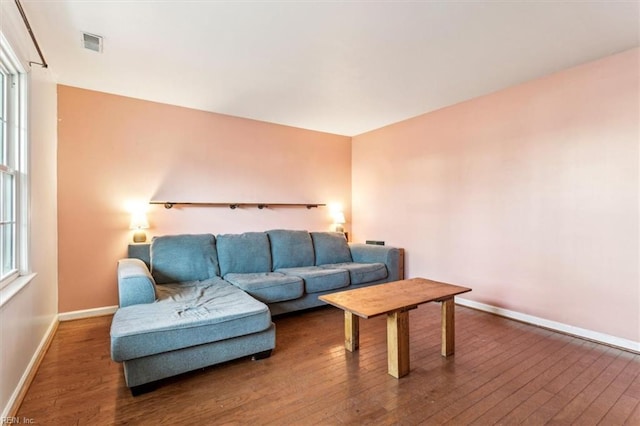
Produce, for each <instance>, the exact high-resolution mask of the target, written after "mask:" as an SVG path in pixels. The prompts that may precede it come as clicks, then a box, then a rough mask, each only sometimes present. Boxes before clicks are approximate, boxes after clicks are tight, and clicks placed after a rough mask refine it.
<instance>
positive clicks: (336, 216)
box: [333, 212, 347, 224]
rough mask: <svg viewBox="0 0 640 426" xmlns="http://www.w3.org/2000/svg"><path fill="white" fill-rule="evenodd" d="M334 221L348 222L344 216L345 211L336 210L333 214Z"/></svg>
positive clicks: (339, 222)
mask: <svg viewBox="0 0 640 426" xmlns="http://www.w3.org/2000/svg"><path fill="white" fill-rule="evenodd" d="M333 223H338V224H343V223H347V221H346V220H345V218H344V213H343V212H335V213H334V214H333Z"/></svg>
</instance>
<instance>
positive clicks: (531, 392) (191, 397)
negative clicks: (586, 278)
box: [18, 303, 640, 425]
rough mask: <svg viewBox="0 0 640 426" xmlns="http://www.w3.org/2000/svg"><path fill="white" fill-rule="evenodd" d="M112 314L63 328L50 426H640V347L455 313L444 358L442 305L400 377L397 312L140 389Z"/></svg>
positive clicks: (298, 334)
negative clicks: (112, 330)
mask: <svg viewBox="0 0 640 426" xmlns="http://www.w3.org/2000/svg"><path fill="white" fill-rule="evenodd" d="M110 323H111V317H98V318H91V319H83V320H77V321H72V322H64V323H61V324H60V326H59V328H58V331H57V334H56V336H55V338H54V340H53V342H52V344H51V347H50V349H49V351H48V353H47V354H46V356H45V358H44V360H43V362H42V364H41V366H40V369H39V371H38V372H37V374H36V377H35V379H34V381H33V383H32V385H31V388H30V389H29V391H28V392H27V394H26V397H25V399H24V401H23V403H22V405H21V407H20V409H19V412H18V417H19V418H20V419H23V418H26V419H32V420H33V421H34V422H35V423H36V424H40V425H112V424H114V425H116V424H117V425H119V424H132V425H138V424H139V425H160V424H172V425H173V424H203V425H209V424H254V425H262V424H272V425H285V424H286V425H290V424H300V425H307V424H321V425H332V424H403V425H413V424H427V425H429V424H434V425H435V424H451V425H463V424H475V425H489V424H504V425H512V424H526V425H541V424H577V425H596V424H601V425H640V355H637V354H633V353H630V352H625V351H621V350H618V349H614V348H611V347H607V346H603V345H599V344H596V343H593V342H589V341H585V340H581V339H578V338H574V337H570V336H566V335H563V334H558V333H554V332H551V331H548V330H544V329H541V328H536V327H533V326H529V325H526V324H522V323H518V322H515V321H511V320H508V319H504V318H500V317H497V316H493V315H490V314H487V313H483V312H479V311H474V310H471V309H468V308H464V307H461V306H457V307H456V354H455V355H454V356H452V357H450V358H446V359H445V358H443V357H441V356H440V306H439V304H435V303H431V304H427V305H422V306H420V307H419V308H418V309H415V310H412V311H411V313H410V327H411V331H410V339H411V342H410V345H411V372H410V374H409V375H408V376H406V377H403V378H402V379H399V380H398V379H395V378H393V377H391V376H390V375H388V374H387V360H386V356H387V355H386V340H385V339H386V320H385V318H384V317H377V318H373V319H369V320H362V321H360V349H359V351H358V352H356V353H350V352H347V351H345V349H344V346H343V339H344V336H343V313H342V311H341V310H339V309H336V308H332V307H325V308H320V309H317V310H312V311H307V312H304V313H302V314H296V315H291V316H285V317H280V318H276V319H275V323H276V327H277V346H276V349H275V351H274V352H273V355H272V356H271V358H268V359H265V360H261V361H251V360H249V359H242V360H236V361H232V362H229V363H226V364H222V365H217V366H213V367H209V368H207V369H204V370H199V371H196V372H192V373H188V374H184V375H181V376H179V377H175V378H170V379H167V380H165V381H163V382H162V383H161V385H160V387H159V388H158V389H157V390H155V391H153V392H151V393H148V394H144V395H141V396H138V397H135V398H134V397H132V396H131V393H130V392H129V390H128V389H127V388H126V387H125V384H124V378H123V374H122V368H121V366H120V364H117V363H115V362H113V361H111V359H110V356H109V326H110Z"/></svg>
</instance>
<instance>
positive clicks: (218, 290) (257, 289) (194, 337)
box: [111, 230, 404, 395]
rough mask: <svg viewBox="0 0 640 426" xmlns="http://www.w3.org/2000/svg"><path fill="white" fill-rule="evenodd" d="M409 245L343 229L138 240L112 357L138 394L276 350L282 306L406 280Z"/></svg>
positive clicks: (122, 267)
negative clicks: (354, 237) (370, 240)
mask: <svg viewBox="0 0 640 426" xmlns="http://www.w3.org/2000/svg"><path fill="white" fill-rule="evenodd" d="M403 275H404V272H403V251H402V249H398V248H393V247H388V246H375V245H366V244H349V243H347V241H346V239H345V238H344V235H343V234H341V233H335V232H307V231H293V230H272V231H267V232H247V233H243V234H223V235H218V236H217V237H216V236H214V235H212V234H200V235H171V236H162V237H156V238H154V239H153V240H152V242H151V243H150V244H135V245H131V246H129V258H127V259H122V260H120V261H119V262H118V294H119V308H118V310H117V311H116V313H115V315H114V317H113V321H112V325H111V357H112V359H113V360H114V361H117V362H122V364H123V368H124V375H125V381H126V384H127V386H128V387H129V388H131V391H132V393H133V394H134V395H135V394H138V393H141V392H144V391H146V390H148V389H149V384H151V383H153V382H155V381H158V380H160V379H163V378H166V377H170V376H174V375H177V374H181V373H184V372H187V371H191V370H195V369H198V368H203V367H206V366H210V365H214V364H218V363H221V362H225V361H229V360H232V359H236V358H242V357H245V356H252V357H253V358H254V359H260V358H265V357H268V356H270V354H271V351H272V350H273V349H274V348H275V325H274V324H273V322H272V318H271V316H272V315H277V314H283V313H286V312H293V311H298V310H302V309H307V308H312V307H316V306H320V305H324V304H325V303H324V302H322V301H320V300H319V299H318V296H320V295H322V294H326V293H330V292H334V291H338V290H340V289H347V288H348V287H357V286H366V285H371V284H378V283H383V282H387V281H395V280H398V279H402V278H403Z"/></svg>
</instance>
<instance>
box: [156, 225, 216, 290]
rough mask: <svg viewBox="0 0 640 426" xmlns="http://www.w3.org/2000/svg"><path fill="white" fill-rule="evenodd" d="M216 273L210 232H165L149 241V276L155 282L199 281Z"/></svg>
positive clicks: (213, 238)
mask: <svg viewBox="0 0 640 426" xmlns="http://www.w3.org/2000/svg"><path fill="white" fill-rule="evenodd" d="M218 274H219V270H218V255H217V253H216V239H215V237H214V236H213V235H212V234H199V235H188V234H183V235H167V236H162V237H155V238H154V239H153V240H152V241H151V275H152V276H153V278H154V279H155V280H156V283H157V284H167V283H179V282H185V281H202V280H206V279H209V278H213V277H214V276H216V275H218Z"/></svg>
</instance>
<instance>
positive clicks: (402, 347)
mask: <svg viewBox="0 0 640 426" xmlns="http://www.w3.org/2000/svg"><path fill="white" fill-rule="evenodd" d="M387 364H388V368H389V374H391V375H392V376H393V377H395V378H397V379H399V378H400V377H403V376H406V375H407V374H409V311H408V310H405V311H397V312H391V313H389V314H387Z"/></svg>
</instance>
